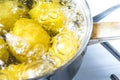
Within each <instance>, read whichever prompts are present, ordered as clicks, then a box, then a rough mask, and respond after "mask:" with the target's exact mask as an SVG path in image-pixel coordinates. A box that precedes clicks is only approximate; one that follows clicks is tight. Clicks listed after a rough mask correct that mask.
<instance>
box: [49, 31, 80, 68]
mask: <svg viewBox="0 0 120 80" xmlns="http://www.w3.org/2000/svg"><path fill="white" fill-rule="evenodd" d="M52 43H53V45H52V47H51V48H50V49H49V54H50V55H51V58H52V59H53V61H54V62H55V64H56V66H57V67H60V66H61V65H63V64H65V63H66V62H67V61H69V60H70V59H71V58H72V57H73V56H74V55H75V53H76V52H77V50H78V47H79V44H80V41H79V40H78V38H77V37H75V34H74V33H73V32H70V31H63V32H61V33H59V34H57V35H56V36H55V37H54V38H53V39H52Z"/></svg>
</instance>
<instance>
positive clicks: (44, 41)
mask: <svg viewBox="0 0 120 80" xmlns="http://www.w3.org/2000/svg"><path fill="white" fill-rule="evenodd" d="M6 38H7V42H8V44H9V46H10V50H11V51H12V54H13V56H15V57H16V58H17V59H18V60H19V61H20V62H32V61H34V60H39V59H41V57H42V55H43V54H44V52H46V51H47V50H48V48H49V43H50V37H49V35H48V34H47V32H46V31H45V30H44V29H43V28H42V27H41V26H40V25H39V24H37V23H36V22H34V21H33V20H31V19H27V18H21V19H20V20H18V21H17V22H16V23H15V26H14V28H13V30H12V31H10V34H6Z"/></svg>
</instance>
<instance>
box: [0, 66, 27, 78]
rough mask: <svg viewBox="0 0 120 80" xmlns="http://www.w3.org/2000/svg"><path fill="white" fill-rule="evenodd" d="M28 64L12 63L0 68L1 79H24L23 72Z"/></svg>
mask: <svg viewBox="0 0 120 80" xmlns="http://www.w3.org/2000/svg"><path fill="white" fill-rule="evenodd" d="M26 67H27V65H25V64H18V65H14V64H11V65H9V66H8V67H4V69H2V70H0V73H1V74H0V80H23V79H22V73H23V72H24V71H25V69H26Z"/></svg>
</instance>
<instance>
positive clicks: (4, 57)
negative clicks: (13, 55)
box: [0, 37, 9, 65]
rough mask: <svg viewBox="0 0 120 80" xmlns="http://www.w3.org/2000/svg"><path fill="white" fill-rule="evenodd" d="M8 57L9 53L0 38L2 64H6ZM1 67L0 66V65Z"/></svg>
mask: <svg viewBox="0 0 120 80" xmlns="http://www.w3.org/2000/svg"><path fill="white" fill-rule="evenodd" d="M8 57H9V53H8V50H7V45H6V42H5V41H4V40H3V38H2V37H0V60H1V61H3V62H4V63H7V61H8ZM0 65H1V64H0Z"/></svg>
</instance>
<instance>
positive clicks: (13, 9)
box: [0, 1, 28, 35]
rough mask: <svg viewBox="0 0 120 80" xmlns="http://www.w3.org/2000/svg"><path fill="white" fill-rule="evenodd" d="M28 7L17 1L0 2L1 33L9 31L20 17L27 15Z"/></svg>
mask: <svg viewBox="0 0 120 80" xmlns="http://www.w3.org/2000/svg"><path fill="white" fill-rule="evenodd" d="M27 12H28V9H27V7H26V6H25V5H23V4H19V3H18V2H17V1H3V2H0V34H2V35H3V34H4V33H5V32H7V31H9V30H10V29H11V28H12V27H13V25H14V23H15V22H16V21H17V19H19V18H20V17H26V14H27Z"/></svg>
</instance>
